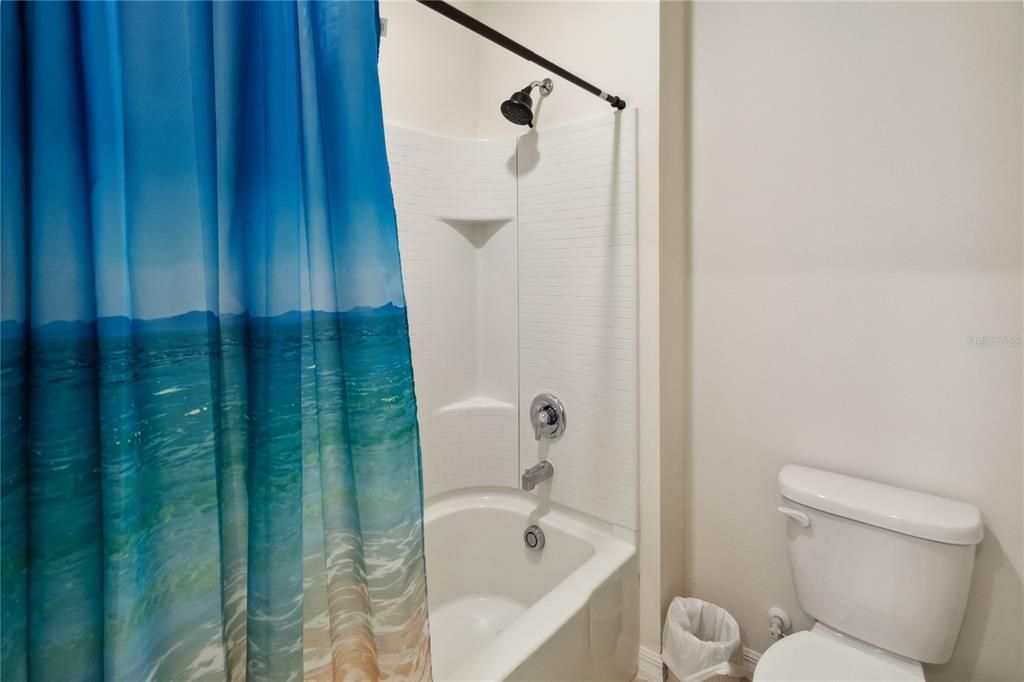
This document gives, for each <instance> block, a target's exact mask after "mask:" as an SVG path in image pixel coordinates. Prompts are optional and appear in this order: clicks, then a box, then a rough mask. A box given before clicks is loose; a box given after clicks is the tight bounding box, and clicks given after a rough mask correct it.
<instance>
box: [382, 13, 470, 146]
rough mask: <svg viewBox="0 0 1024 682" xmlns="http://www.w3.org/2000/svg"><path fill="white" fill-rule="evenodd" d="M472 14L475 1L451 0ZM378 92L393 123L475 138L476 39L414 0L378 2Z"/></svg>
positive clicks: (434, 132) (436, 133) (422, 130)
mask: <svg viewBox="0 0 1024 682" xmlns="http://www.w3.org/2000/svg"><path fill="white" fill-rule="evenodd" d="M452 4H454V5H455V6H456V7H458V8H459V9H461V10H463V11H466V12H471V11H472V8H473V7H474V6H475V4H476V3H474V2H453V3H452ZM380 16H381V18H383V19H387V21H388V27H387V35H385V36H384V37H383V38H382V39H381V41H380V59H379V71H380V89H381V102H382V104H383V107H384V118H385V120H386V121H387V123H389V124H391V125H397V126H401V127H403V128H411V129H412V130H419V131H421V132H425V133H432V134H434V135H448V136H452V137H476V124H477V111H476V106H477V99H478V93H479V83H480V78H479V71H478V68H477V57H478V55H479V54H480V39H479V38H478V37H477V36H475V35H474V34H472V33H470V32H469V31H467V30H466V29H464V28H462V27H461V26H459V25H458V24H455V23H454V22H452V21H451V20H449V19H446V18H445V17H443V16H441V15H440V14H438V13H436V12H432V11H430V10H429V9H427V8H426V7H423V6H422V5H420V4H419V3H418V2H413V1H412V0H382V1H381V3H380Z"/></svg>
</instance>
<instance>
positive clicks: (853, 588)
mask: <svg viewBox="0 0 1024 682" xmlns="http://www.w3.org/2000/svg"><path fill="white" fill-rule="evenodd" d="M779 489H780V491H781V493H782V496H783V498H785V505H784V506H782V507H779V511H780V512H782V513H783V514H785V515H786V516H788V517H789V519H790V520H789V522H788V523H787V535H788V541H789V559H790V565H791V569H792V571H793V582H794V584H795V585H796V592H797V599H798V600H799V602H800V607H801V608H802V609H803V610H804V611H806V612H807V613H808V614H809V615H810V616H812V617H813V618H814V619H815V621H816V622H815V624H814V627H812V628H811V629H810V630H809V631H806V632H798V633H795V634H793V635H790V636H788V637H784V638H783V639H781V640H779V641H778V642H776V643H775V644H773V645H772V646H770V647H769V648H768V650H767V651H765V652H764V654H763V655H762V656H761V659H760V661H758V663H757V667H756V669H755V671H754V682H769V681H771V682H783V681H785V682H792V681H794V680H808V681H809V680H814V681H815V682H824V681H826V680H827V681H832V680H857V681H858V682H868V681H881V680H924V672H923V671H922V668H921V663H922V662H924V663H945V662H947V661H948V660H949V658H950V656H952V654H953V646H954V644H956V638H957V634H958V633H959V631H960V623H961V621H962V620H963V615H964V609H965V607H966V606H967V594H968V591H969V590H970V584H971V571H972V569H973V568H974V552H975V545H977V544H978V543H979V542H981V538H982V524H981V513H980V512H979V511H978V508H977V507H975V506H973V505H970V504H965V503H963V502H955V501H953V500H948V499H945V498H942V497H936V496H934V495H926V494H924V493H918V492H913V491H910V490H905V489H903V488H897V487H894V486H889V485H883V484H881V483H874V482H872V481H865V480H862V479H859V478H853V477H850V476H842V475H840V474H834V473H831V472H828V471H821V470H818V469H811V468H808V467H802V466H794V465H787V466H785V467H783V469H782V471H780V472H779Z"/></svg>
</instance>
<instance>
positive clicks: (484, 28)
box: [418, 0, 626, 109]
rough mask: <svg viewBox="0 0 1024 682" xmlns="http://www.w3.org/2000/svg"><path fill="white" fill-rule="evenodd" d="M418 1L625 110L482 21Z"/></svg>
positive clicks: (433, 0) (437, 2)
mask: <svg viewBox="0 0 1024 682" xmlns="http://www.w3.org/2000/svg"><path fill="white" fill-rule="evenodd" d="M418 1H419V3H420V4H422V5H425V6H427V7H429V8H430V9H432V10H434V11H435V12H437V13H438V14H442V15H444V16H446V17H448V18H449V19H451V20H452V21H454V22H455V23H457V24H460V25H462V26H464V27H466V28H468V29H469V30H470V31H473V32H474V33H476V34H478V35H481V36H483V37H484V38H487V39H488V40H490V41H491V42H492V43H495V44H496V45H500V46H501V47H503V48H505V49H506V50H508V51H509V52H513V53H515V54H517V55H519V56H520V57H522V58H523V59H525V60H527V61H530V62H533V63H534V64H537V65H539V66H542V67H544V68H545V69H547V70H548V71H551V72H552V73H554V74H555V75H557V76H560V77H562V78H564V79H565V80H567V81H569V82H570V83H572V84H573V85H575V86H577V87H580V88H583V89H584V90H586V91H587V92H589V93H590V94H592V95H597V96H598V97H600V98H601V99H603V100H604V101H606V102H608V104H610V105H611V106H612V107H613V108H615V109H625V108H626V100H624V99H622V98H621V97H616V96H615V95H612V94H610V93H607V92H605V91H604V90H602V89H601V88H599V87H597V86H596V85H592V84H590V83H588V82H587V81H585V80H583V79H582V78H580V77H579V76H577V75H576V74H574V73H572V72H571V71H566V70H565V69H563V68H562V67H561V66H559V65H558V64H555V63H554V62H552V61H550V60H548V59H545V58H544V57H541V56H540V55H539V54H537V53H536V52H534V51H533V50H531V49H529V48H528V47H526V46H525V45H521V44H520V43H517V42H516V41H514V40H512V39H511V38H509V37H508V36H507V35H505V34H504V33H501V32H499V31H496V30H494V29H493V28H491V27H490V26H488V25H487V24H485V23H483V22H482V21H479V20H477V19H474V18H473V17H471V16H469V15H468V14H466V13H465V12H463V11H462V10H460V9H457V8H455V7H453V6H452V5H449V4H448V3H447V2H443V1H442V0H418Z"/></svg>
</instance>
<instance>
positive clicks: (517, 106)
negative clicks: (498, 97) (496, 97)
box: [501, 78, 554, 128]
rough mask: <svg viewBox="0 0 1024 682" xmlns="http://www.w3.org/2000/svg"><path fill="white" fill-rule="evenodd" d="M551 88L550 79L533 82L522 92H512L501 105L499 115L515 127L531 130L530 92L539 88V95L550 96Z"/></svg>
mask: <svg viewBox="0 0 1024 682" xmlns="http://www.w3.org/2000/svg"><path fill="white" fill-rule="evenodd" d="M553 87H554V83H552V82H551V79H550V78H545V79H544V80H543V81H534V82H532V83H530V84H529V85H527V86H526V87H525V88H523V89H522V90H517V91H516V92H513V93H512V96H511V97H509V98H508V99H507V100H505V101H504V102H502V103H501V115H502V116H504V117H505V118H507V119H508V120H509V121H510V122H512V123H515V124H516V125H517V126H530V127H531V128H532V127H533V98H532V97H530V91H531V90H533V89H534V88H540V94H541V96H542V97H543V96H545V95H549V94H551V90H552V88H553Z"/></svg>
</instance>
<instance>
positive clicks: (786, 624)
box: [768, 606, 792, 639]
mask: <svg viewBox="0 0 1024 682" xmlns="http://www.w3.org/2000/svg"><path fill="white" fill-rule="evenodd" d="M790 627H792V623H791V622H790V620H789V614H788V613H786V612H785V611H783V610H782V609H780V608H779V607H778V606H773V607H771V608H770V609H768V636H769V637H771V638H772V639H782V638H783V637H785V636H786V633H787V632H789V629H790Z"/></svg>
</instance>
